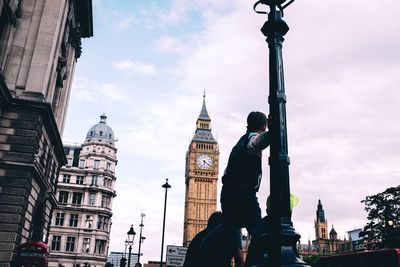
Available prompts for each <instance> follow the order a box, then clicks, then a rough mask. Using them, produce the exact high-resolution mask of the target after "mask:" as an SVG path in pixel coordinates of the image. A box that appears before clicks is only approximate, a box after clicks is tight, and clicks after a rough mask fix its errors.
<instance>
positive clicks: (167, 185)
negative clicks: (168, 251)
mask: <svg viewBox="0 0 400 267" xmlns="http://www.w3.org/2000/svg"><path fill="white" fill-rule="evenodd" d="M162 187H163V188H165V198H164V219H163V229H162V238H161V259H160V267H162V266H163V252H164V251H163V250H164V234H165V215H166V212H167V193H168V189H169V188H171V185H169V184H168V178H167V179H165V184H163V185H162Z"/></svg>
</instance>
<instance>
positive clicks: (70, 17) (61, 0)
mask: <svg viewBox="0 0 400 267" xmlns="http://www.w3.org/2000/svg"><path fill="white" fill-rule="evenodd" d="M92 23H93V22H92V6H91V0H79V1H77V0H51V1H46V0H24V1H22V0H0V192H1V194H0V266H10V265H12V264H13V262H14V261H15V259H16V249H17V247H18V246H19V245H20V244H21V243H25V242H27V241H28V240H32V241H46V240H47V237H48V230H49V224H50V220H51V219H50V215H51V209H52V208H53V207H55V205H56V202H57V201H56V197H55V190H56V184H57V173H58V170H59V167H60V166H61V165H64V164H65V163H66V158H65V155H64V153H63V146H62V142H61V138H60V133H62V131H63V128H64V121H65V116H66V110H67V105H68V99H69V93H70V89H71V84H72V78H73V73H74V66H75V63H76V60H77V59H78V58H79V57H80V55H81V50H82V49H81V38H82V37H83V38H84V37H90V36H92V35H93V27H92Z"/></svg>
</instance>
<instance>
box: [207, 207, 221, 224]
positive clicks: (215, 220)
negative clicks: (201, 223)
mask: <svg viewBox="0 0 400 267" xmlns="http://www.w3.org/2000/svg"><path fill="white" fill-rule="evenodd" d="M220 224H222V212H220V211H216V212H214V213H213V214H211V216H210V218H208V222H207V227H210V228H214V227H216V226H218V225H220Z"/></svg>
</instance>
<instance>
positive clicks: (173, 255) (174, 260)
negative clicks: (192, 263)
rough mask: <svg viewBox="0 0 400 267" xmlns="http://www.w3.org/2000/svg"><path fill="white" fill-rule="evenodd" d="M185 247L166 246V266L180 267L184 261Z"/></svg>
mask: <svg viewBox="0 0 400 267" xmlns="http://www.w3.org/2000/svg"><path fill="white" fill-rule="evenodd" d="M186 251H187V247H179V246H172V245H168V246H167V266H168V267H170V266H171V267H172V266H174V267H181V266H183V263H184V261H185V256H186Z"/></svg>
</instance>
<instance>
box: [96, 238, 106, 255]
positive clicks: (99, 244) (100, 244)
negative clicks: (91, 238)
mask: <svg viewBox="0 0 400 267" xmlns="http://www.w3.org/2000/svg"><path fill="white" fill-rule="evenodd" d="M105 251H106V241H105V240H101V239H96V244H95V247H94V252H95V253H96V254H100V255H104V253H105Z"/></svg>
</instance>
